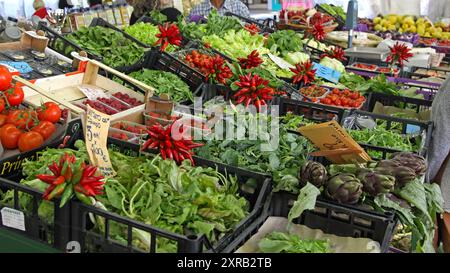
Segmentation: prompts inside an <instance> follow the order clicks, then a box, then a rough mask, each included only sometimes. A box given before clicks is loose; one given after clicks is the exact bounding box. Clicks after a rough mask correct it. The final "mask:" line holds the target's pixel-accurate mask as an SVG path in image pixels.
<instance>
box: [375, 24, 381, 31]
mask: <svg viewBox="0 0 450 273" xmlns="http://www.w3.org/2000/svg"><path fill="white" fill-rule="evenodd" d="M374 29H375V30H376V31H380V30H382V29H383V26H382V25H375V27H374Z"/></svg>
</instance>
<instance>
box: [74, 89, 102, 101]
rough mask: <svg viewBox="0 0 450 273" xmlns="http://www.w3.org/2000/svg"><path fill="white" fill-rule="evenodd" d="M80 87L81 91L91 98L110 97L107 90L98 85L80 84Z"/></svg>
mask: <svg viewBox="0 0 450 273" xmlns="http://www.w3.org/2000/svg"><path fill="white" fill-rule="evenodd" d="M78 89H80V91H81V92H82V93H83V94H84V95H85V96H86V97H87V98H88V99H90V100H96V99H98V98H107V97H108V96H107V95H106V94H105V92H104V91H103V90H102V89H100V88H98V87H94V86H88V85H82V86H78Z"/></svg>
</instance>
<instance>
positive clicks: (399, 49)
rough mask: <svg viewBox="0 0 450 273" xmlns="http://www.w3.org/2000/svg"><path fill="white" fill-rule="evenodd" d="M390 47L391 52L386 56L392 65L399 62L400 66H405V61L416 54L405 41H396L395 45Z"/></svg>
mask: <svg viewBox="0 0 450 273" xmlns="http://www.w3.org/2000/svg"><path fill="white" fill-rule="evenodd" d="M389 49H390V50H391V52H390V54H389V56H388V57H387V58H386V62H388V63H390V64H391V65H394V64H398V65H399V66H400V67H403V62H404V61H408V60H409V58H411V57H412V56H414V55H413V54H412V53H411V49H410V48H408V47H407V46H406V45H405V44H403V43H399V42H396V43H395V45H394V46H393V47H389Z"/></svg>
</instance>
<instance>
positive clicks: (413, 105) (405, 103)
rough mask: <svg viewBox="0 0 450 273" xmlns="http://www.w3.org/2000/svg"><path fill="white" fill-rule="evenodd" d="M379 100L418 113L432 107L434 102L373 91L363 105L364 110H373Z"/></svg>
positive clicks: (386, 104) (384, 104)
mask: <svg viewBox="0 0 450 273" xmlns="http://www.w3.org/2000/svg"><path fill="white" fill-rule="evenodd" d="M377 102H379V103H381V104H383V106H395V107H398V108H402V109H412V110H414V111H415V112H416V113H419V112H422V111H426V110H429V109H431V104H432V103H433V101H431V100H425V99H418V98H409V97H403V96H395V95H388V94H382V93H374V92H371V93H370V94H369V98H368V99H367V102H366V104H365V105H364V106H363V110H366V111H369V112H372V111H373V109H374V107H375V104H376V103H377Z"/></svg>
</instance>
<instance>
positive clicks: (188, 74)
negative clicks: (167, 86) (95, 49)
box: [117, 50, 204, 96]
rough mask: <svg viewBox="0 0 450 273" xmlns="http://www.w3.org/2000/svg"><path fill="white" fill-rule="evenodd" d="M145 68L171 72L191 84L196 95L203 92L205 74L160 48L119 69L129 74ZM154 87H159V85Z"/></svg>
mask: <svg viewBox="0 0 450 273" xmlns="http://www.w3.org/2000/svg"><path fill="white" fill-rule="evenodd" d="M143 68H147V69H152V70H162V71H166V72H171V73H173V74H175V75H177V76H178V77H180V78H181V79H182V80H183V81H184V82H185V83H186V84H187V85H189V87H190V89H191V91H192V92H193V94H194V96H198V95H200V93H201V89H202V85H203V82H204V77H203V75H202V74H201V73H200V72H197V71H196V70H194V69H192V68H191V67H189V66H188V65H187V64H185V63H183V62H182V61H180V60H178V59H177V58H176V57H174V56H172V55H170V54H168V53H165V52H160V51H158V50H150V51H148V52H146V53H145V55H144V57H143V58H141V60H140V61H139V62H137V63H135V64H134V65H131V66H124V67H119V68H117V70H118V71H120V72H123V73H125V74H129V73H131V72H134V71H138V70H141V69H143ZM154 87H155V88H158V87H157V86H154Z"/></svg>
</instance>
